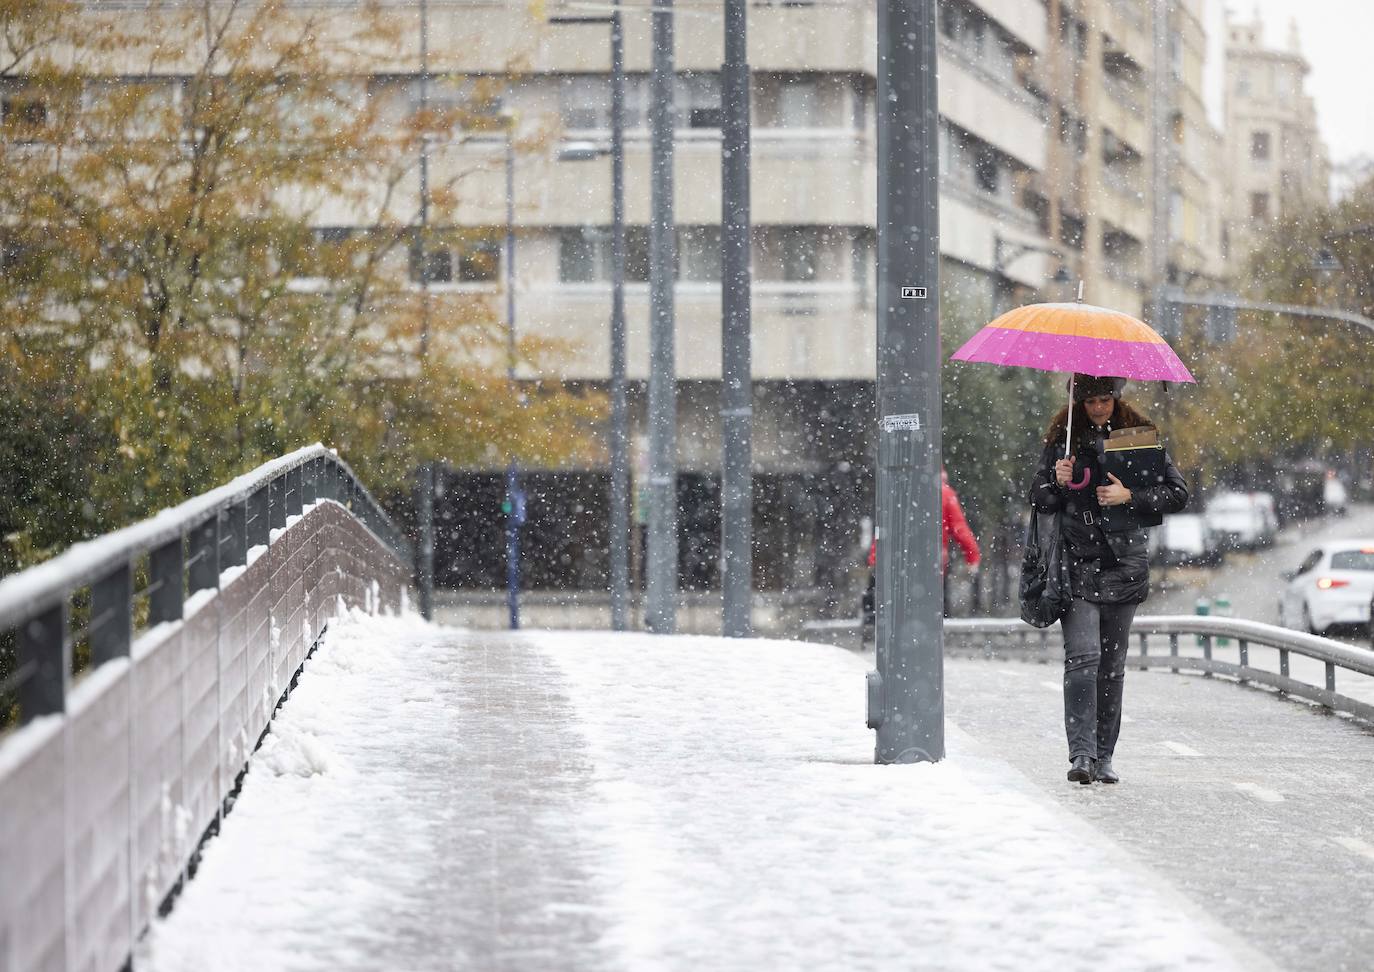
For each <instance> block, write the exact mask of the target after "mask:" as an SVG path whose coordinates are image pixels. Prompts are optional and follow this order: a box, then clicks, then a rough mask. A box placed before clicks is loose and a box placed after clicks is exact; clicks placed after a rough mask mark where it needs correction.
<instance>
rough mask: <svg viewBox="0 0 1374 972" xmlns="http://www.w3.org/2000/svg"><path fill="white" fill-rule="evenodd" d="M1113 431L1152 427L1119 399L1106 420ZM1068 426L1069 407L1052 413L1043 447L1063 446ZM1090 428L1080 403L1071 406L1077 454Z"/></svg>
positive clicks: (1142, 416) (1151, 423)
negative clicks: (1142, 426) (1141, 426)
mask: <svg viewBox="0 0 1374 972" xmlns="http://www.w3.org/2000/svg"><path fill="white" fill-rule="evenodd" d="M1108 422H1109V423H1110V424H1111V427H1112V428H1113V429H1133V428H1135V427H1136V426H1140V425H1154V423H1153V422H1151V421H1150V420H1149V419H1147V418H1146V417H1145V416H1144V415H1141V414H1140V413H1139V412H1137V411H1136V410H1135V409H1134V408H1132V407H1131V406H1130V405H1127V404H1126V403H1125V402H1124V401H1122V400H1121V399H1119V398H1118V399H1117V400H1116V404H1115V405H1113V406H1112V417H1111V418H1110V419H1108ZM1068 424H1069V406H1067V405H1065V406H1064V407H1063V408H1061V409H1060V410H1059V411H1057V412H1055V413H1054V418H1052V419H1050V425H1049V428H1047V429H1046V430H1045V445H1047V446H1050V445H1061V446H1062V445H1063V444H1064V430H1065V429H1066V428H1067V427H1068ZM1090 428H1092V422H1090V421H1089V420H1088V410H1087V409H1086V408H1084V407H1083V403H1082V402H1074V406H1073V450H1072V451H1074V452H1077V451H1078V450H1079V449H1081V448H1082V447H1083V446H1085V445H1086V444H1087V442H1088V435H1089V432H1088V430H1089V429H1090Z"/></svg>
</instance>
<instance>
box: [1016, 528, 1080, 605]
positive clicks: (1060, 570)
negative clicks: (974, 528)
mask: <svg viewBox="0 0 1374 972" xmlns="http://www.w3.org/2000/svg"><path fill="white" fill-rule="evenodd" d="M1061 515H1062V514H1060V513H1040V512H1038V511H1036V510H1034V509H1032V510H1031V520H1030V526H1029V527H1027V528H1026V545H1025V551H1024V552H1023V553H1022V555H1021V589H1020V595H1021V620H1022V621H1025V622H1026V623H1027V624H1030V625H1034V626H1035V627H1037V628H1048V627H1049V626H1050V625H1052V624H1054V623H1055V622H1056V621H1058V620H1059V619H1060V618H1062V617H1063V616H1064V614H1065V612H1067V611H1068V609H1069V598H1070V597H1071V590H1070V582H1069V556H1068V552H1067V551H1066V550H1065V547H1064V537H1063V534H1062V533H1061V532H1060V528H1059V523H1060V517H1061ZM1041 517H1045V518H1046V520H1048V521H1049V529H1047V530H1045V531H1044V532H1043V533H1042V532H1041V530H1040V518H1041Z"/></svg>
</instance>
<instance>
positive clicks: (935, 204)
mask: <svg viewBox="0 0 1374 972" xmlns="http://www.w3.org/2000/svg"><path fill="white" fill-rule="evenodd" d="M935 12H936V0H878V119H877V122H878V371H877V378H878V387H877V403H878V419H879V424H878V489H877V492H878V495H877V499H878V557H877V598H878V600H877V612H878V616H877V671H875V672H871V673H869V676H868V725H869V727H870V728H872V729H876V730H877V731H878V735H877V748H876V752H875V761H876V762H878V763H914V762H933V761H936V760H939V759H943V758H944V755H945V729H944V618H943V595H942V590H943V581H942V577H941V571H940V566H941V565H940V557H941V544H940V421H941V415H940V363H941V362H940V327H939V321H940V315H939V306H938V294H939V284H940V280H939V274H940V246H939V178H938V170H937V157H938V152H937V145H938V142H937V133H938V125H939V107H938V102H937V100H936V99H937V94H938V86H937V82H936V59H935V55H936V22H935Z"/></svg>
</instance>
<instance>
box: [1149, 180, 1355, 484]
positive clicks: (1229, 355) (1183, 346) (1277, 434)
mask: <svg viewBox="0 0 1374 972" xmlns="http://www.w3.org/2000/svg"><path fill="white" fill-rule="evenodd" d="M1241 267H1242V270H1241V271H1240V273H1239V274H1238V275H1237V277H1236V279H1235V280H1234V281H1233V283H1232V287H1233V289H1234V290H1235V291H1236V292H1237V293H1238V294H1239V295H1240V296H1242V297H1244V298H1247V299H1250V300H1255V301H1264V302H1269V303H1277V304H1288V305H1299V306H1305V307H1312V308H1321V309H1326V310H1337V311H1345V312H1348V313H1354V314H1359V315H1363V316H1364V317H1366V318H1371V317H1374V182H1366V183H1365V184H1363V185H1362V186H1360V187H1357V188H1356V189H1355V190H1354V191H1353V192H1351V193H1350V194H1349V195H1348V196H1346V197H1345V198H1344V199H1343V200H1341V201H1340V202H1337V203H1335V204H1331V205H1328V204H1326V203H1324V202H1322V203H1318V204H1316V205H1313V206H1311V207H1309V208H1307V209H1306V210H1304V211H1302V212H1299V213H1297V214H1295V215H1290V216H1285V217H1284V218H1282V219H1280V220H1278V221H1275V222H1274V224H1273V225H1272V226H1271V227H1269V229H1268V231H1267V232H1266V233H1265V234H1264V235H1262V236H1261V237H1260V238H1259V240H1258V243H1257V245H1256V247H1255V249H1254V252H1253V253H1251V254H1250V255H1249V256H1248V258H1245V259H1243V260H1242V261H1241ZM1184 320H1185V327H1184V330H1183V334H1182V336H1181V337H1180V338H1179V339H1178V340H1177V341H1176V342H1175V344H1176V347H1177V349H1178V350H1179V352H1180V355H1181V356H1182V357H1183V359H1184V360H1185V361H1186V362H1187V363H1188V367H1189V368H1190V370H1191V371H1192V372H1193V375H1194V376H1195V377H1196V378H1197V379H1198V383H1197V384H1196V385H1192V386H1178V387H1174V388H1172V389H1170V390H1169V391H1168V392H1167V393H1163V392H1161V391H1160V390H1159V389H1157V388H1148V389H1143V390H1142V393H1143V396H1144V398H1145V400H1146V402H1147V404H1148V406H1149V409H1150V413H1151V414H1152V415H1156V416H1159V417H1161V418H1162V419H1163V420H1164V423H1165V426H1166V429H1167V432H1168V435H1169V441H1170V446H1171V448H1172V450H1173V452H1174V455H1175V458H1176V459H1177V460H1178V462H1179V464H1180V465H1181V466H1185V467H1186V468H1187V469H1189V470H1192V471H1193V472H1194V475H1195V476H1196V478H1197V480H1198V481H1199V482H1200V483H1201V484H1202V485H1205V486H1210V485H1226V484H1228V483H1230V484H1233V485H1247V486H1250V487H1251V488H1261V487H1262V486H1264V485H1266V483H1265V480H1266V479H1267V478H1268V477H1270V476H1272V475H1274V473H1275V472H1277V471H1281V470H1282V469H1283V468H1285V467H1292V466H1294V465H1296V464H1300V463H1303V462H1305V461H1308V460H1317V461H1319V462H1321V463H1323V464H1335V465H1342V464H1345V463H1347V462H1350V461H1351V457H1353V456H1355V455H1357V454H1359V453H1361V452H1363V453H1366V454H1367V453H1368V452H1369V451H1370V450H1371V448H1374V440H1371V436H1370V429H1371V428H1374V385H1371V384H1370V382H1369V380H1368V376H1369V375H1370V374H1371V373H1374V333H1371V332H1370V331H1369V330H1366V329H1364V328H1362V327H1360V326H1359V325H1357V324H1352V323H1347V322H1342V321H1339V320H1332V319H1328V318H1321V317H1316V316H1303V315H1294V314H1282V315H1278V314H1268V313H1260V312H1251V311H1239V312H1238V313H1237V314H1236V317H1235V325H1234V338H1233V339H1231V340H1226V341H1220V342H1218V341H1216V340H1213V339H1212V338H1213V336H1211V335H1209V334H1208V333H1207V330H1208V329H1207V327H1206V315H1205V314H1203V313H1202V312H1201V311H1190V312H1189V313H1187V314H1186V315H1185V316H1184ZM1137 397H1140V396H1137Z"/></svg>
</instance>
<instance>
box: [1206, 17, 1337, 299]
mask: <svg viewBox="0 0 1374 972" xmlns="http://www.w3.org/2000/svg"><path fill="white" fill-rule="evenodd" d="M1226 32H1227V33H1226V72H1225V77H1226V80H1225V111H1226V149H1225V151H1226V170H1227V172H1228V173H1229V177H1230V186H1229V191H1228V193H1227V195H1226V205H1225V218H1224V225H1223V241H1224V247H1225V251H1226V256H1227V258H1228V260H1229V261H1230V264H1231V267H1232V269H1233V272H1235V273H1243V272H1244V269H1245V261H1246V259H1247V257H1248V255H1249V253H1250V251H1251V249H1252V248H1253V247H1254V246H1255V245H1257V243H1258V239H1259V236H1260V234H1261V233H1262V232H1263V231H1264V229H1265V227H1266V225H1267V224H1269V223H1272V222H1274V221H1276V220H1279V219H1282V218H1283V217H1284V216H1286V215H1292V214H1295V213H1298V212H1302V211H1303V210H1305V209H1308V208H1310V207H1311V206H1312V205H1313V204H1314V203H1320V202H1323V201H1325V200H1326V198H1327V194H1328V189H1329V184H1330V178H1331V166H1330V162H1329V160H1328V156H1327V150H1326V145H1325V144H1324V143H1323V142H1322V140H1321V137H1320V135H1319V134H1318V131H1317V115H1316V108H1315V106H1314V104H1313V102H1312V98H1311V97H1310V96H1309V95H1308V94H1306V93H1305V92H1304V90H1303V83H1304V79H1305V77H1306V75H1307V72H1308V69H1309V68H1308V64H1307V60H1306V58H1304V57H1303V55H1302V52H1301V45H1300V43H1299V39H1298V32H1297V26H1296V25H1293V26H1292V27H1290V30H1289V35H1288V45H1287V48H1286V49H1283V50H1279V49H1276V48H1271V47H1268V46H1266V44H1265V36H1264V24H1263V21H1262V20H1261V19H1260V17H1259V16H1258V14H1256V16H1255V17H1254V19H1252V20H1249V21H1243V20H1237V19H1228V20H1227V23H1226Z"/></svg>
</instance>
